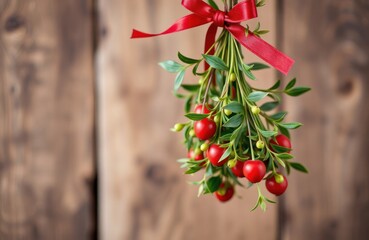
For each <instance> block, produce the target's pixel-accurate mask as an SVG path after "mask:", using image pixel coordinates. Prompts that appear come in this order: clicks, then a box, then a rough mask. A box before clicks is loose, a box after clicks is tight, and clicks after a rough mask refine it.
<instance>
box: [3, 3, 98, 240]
mask: <svg viewBox="0 0 369 240" xmlns="http://www.w3.org/2000/svg"><path fill="white" fill-rule="evenodd" d="M91 10H92V5H91V1H90V0H86V1H78V4H77V2H76V1H74V0H63V1H57V4H56V2H55V1H49V0H37V1H36V0H27V1H17V0H12V1H5V0H1V1H0V26H1V27H0V142H1V144H0V239H4V240H18V239H27V240H28V239H30V240H32V239H35V240H40V239H93V238H94V236H95V235H96V234H95V229H96V226H95V224H94V223H95V193H94V185H95V183H94V181H95V180H94V179H95V175H96V174H95V164H94V161H95V156H94V150H93V147H94V136H93V135H94V126H93V125H94V79H93V76H94V71H93V48H92V21H91V13H92V12H91Z"/></svg>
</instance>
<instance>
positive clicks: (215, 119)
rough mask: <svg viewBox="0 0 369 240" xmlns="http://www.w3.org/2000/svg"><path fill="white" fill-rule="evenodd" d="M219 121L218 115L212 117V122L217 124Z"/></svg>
mask: <svg viewBox="0 0 369 240" xmlns="http://www.w3.org/2000/svg"><path fill="white" fill-rule="evenodd" d="M219 121H220V117H219V116H218V115H216V116H215V117H214V122H216V123H219Z"/></svg>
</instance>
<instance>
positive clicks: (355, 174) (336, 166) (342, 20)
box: [281, 0, 369, 240]
mask: <svg viewBox="0 0 369 240" xmlns="http://www.w3.org/2000/svg"><path fill="white" fill-rule="evenodd" d="M282 9H283V11H284V12H283V14H284V21H283V22H284V29H285V35H284V36H285V37H284V50H285V51H286V52H287V53H288V54H290V55H292V56H293V57H294V58H296V60H297V64H296V67H295V68H294V70H293V73H292V74H291V75H296V76H297V77H298V79H299V81H300V84H304V85H309V86H311V87H313V91H312V92H311V93H309V94H307V95H306V96H304V97H302V98H300V99H298V100H295V101H292V99H291V100H289V101H288V103H287V109H288V110H289V111H290V112H291V115H290V117H291V119H296V120H299V121H302V122H304V123H305V126H304V128H302V129H301V130H298V131H296V132H295V134H293V140H294V147H295V148H296V151H295V152H294V153H295V154H296V156H297V159H299V160H301V161H303V162H305V163H306V165H307V166H308V167H309V169H310V174H309V175H308V176H304V175H298V174H292V176H291V178H290V182H291V184H290V188H289V191H288V192H287V195H286V198H285V200H286V201H285V204H284V208H283V209H282V211H281V212H282V213H283V215H282V219H283V221H282V222H281V223H282V225H281V239H299V240H304V239H314V240H320V239H321V240H323V239H324V240H326V239H337V240H340V239H342V240H346V239H355V240H360V239H363V240H364V239H367V238H368V234H367V227H368V222H369V172H368V171H369V161H368V156H367V150H368V146H369V140H368V136H369V125H368V122H369V111H368V104H369V99H368V94H367V92H368V91H369V82H368V76H369V68H368V65H369V59H368V58H369V45H368V43H369V33H368V29H369V2H368V1H367V0H342V1H330V0H321V1H319V3H318V2H317V1H303V0H284V1H283V6H282Z"/></svg>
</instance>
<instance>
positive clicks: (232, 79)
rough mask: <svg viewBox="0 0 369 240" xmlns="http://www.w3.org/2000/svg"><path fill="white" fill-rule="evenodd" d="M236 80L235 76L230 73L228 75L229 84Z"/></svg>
mask: <svg viewBox="0 0 369 240" xmlns="http://www.w3.org/2000/svg"><path fill="white" fill-rule="evenodd" d="M236 79H237V77H236V74H234V73H231V75H229V80H230V81H231V82H234V81H236Z"/></svg>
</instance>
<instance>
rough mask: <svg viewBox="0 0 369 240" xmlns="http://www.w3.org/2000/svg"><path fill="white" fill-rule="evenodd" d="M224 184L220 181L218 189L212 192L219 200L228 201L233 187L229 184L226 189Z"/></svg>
mask: <svg viewBox="0 0 369 240" xmlns="http://www.w3.org/2000/svg"><path fill="white" fill-rule="evenodd" d="M224 186H225V185H224V183H222V184H221V185H220V189H219V190H218V191H216V192H215V193H214V195H215V197H216V198H218V200H219V201H221V202H227V201H229V200H230V199H231V198H232V197H233V195H234V188H233V186H232V185H229V186H228V187H227V189H224ZM220 190H221V191H220ZM223 191H224V193H223ZM222 193H223V194H222Z"/></svg>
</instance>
